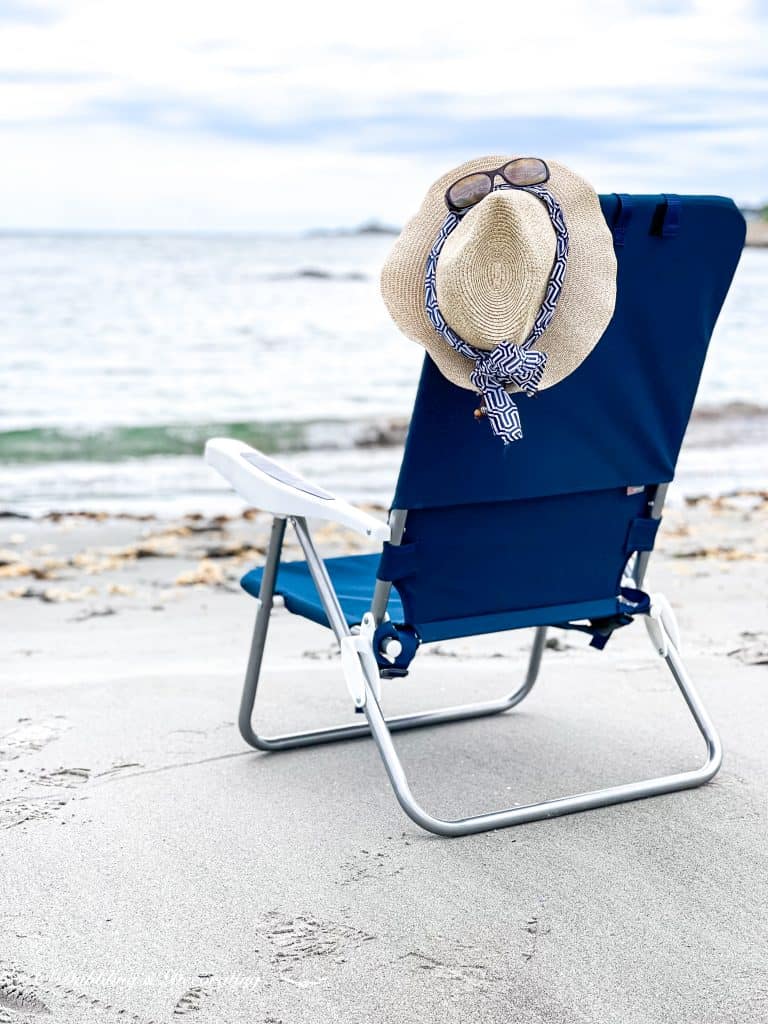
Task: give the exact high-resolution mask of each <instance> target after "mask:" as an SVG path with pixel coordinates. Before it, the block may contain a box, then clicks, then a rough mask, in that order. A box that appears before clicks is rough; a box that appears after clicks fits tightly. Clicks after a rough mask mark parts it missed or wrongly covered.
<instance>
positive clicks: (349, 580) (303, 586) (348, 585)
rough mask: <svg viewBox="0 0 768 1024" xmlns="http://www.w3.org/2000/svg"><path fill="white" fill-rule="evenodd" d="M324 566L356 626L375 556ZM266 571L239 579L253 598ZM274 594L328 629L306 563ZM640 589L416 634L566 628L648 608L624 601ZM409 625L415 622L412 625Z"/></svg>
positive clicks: (285, 565)
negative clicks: (595, 619)
mask: <svg viewBox="0 0 768 1024" xmlns="http://www.w3.org/2000/svg"><path fill="white" fill-rule="evenodd" d="M324 561H325V567H326V569H327V570H328V575H329V576H330V577H331V583H332V584H333V586H334V589H335V591H336V596H337V597H338V599H339V603H340V604H341V610H342V611H343V613H344V618H345V619H346V620H347V625H348V626H356V625H358V624H359V623H360V622H361V621H362V618H363V615H365V613H366V612H367V611H368V610H369V609H370V607H371V598H372V597H373V588H374V587H375V585H376V570H377V569H378V567H379V563H380V556H379V555H346V556H344V557H342V558H326V559H325V560H324ZM263 572H264V570H263V569H262V568H261V567H259V568H256V569H251V571H250V572H248V573H246V574H245V576H243V578H242V579H241V580H240V586H241V587H242V588H243V590H245V591H246V592H247V593H248V594H250V595H251V596H252V597H258V596H259V587H260V586H261V577H262V575H263ZM275 593H276V594H280V595H281V596H282V598H283V600H284V601H285V607H286V608H287V609H288V611H290V612H293V614H294V615H301V616H302V618H305V619H310V620H311V621H312V622H317V623H318V625H320V626H326V627H327V628H329V629H330V623H329V622H328V619H327V617H326V614H325V611H324V610H323V606H322V603H321V601H320V597H319V596H318V593H317V590H316V589H315V584H314V583H313V581H312V577H311V576H310V573H309V568H308V567H307V563H306V562H281V563H280V567H279V570H278V574H277V583H276V586H275ZM640 594H642V592H641V591H626V590H623V591H622V594H621V595H619V596H617V597H610V598H602V599H598V600H592V601H580V602H578V603H575V604H562V605H555V606H549V607H546V608H526V609H518V610H512V611H506V612H496V613H493V614H489V615H483V616H479V617H478V616H472V617H469V618H466V619H444V620H440V621H438V622H428V623H418V624H416V625H417V629H418V633H419V636H420V637H421V639H422V640H423V641H424V642H426V643H431V642H434V641H437V640H450V639H456V638H458V637H466V636H475V635H477V634H479V633H496V632H501V631H503V630H508V629H523V628H526V627H529V626H555V625H556V626H565V625H566V624H568V623H572V622H578V621H583V620H586V619H593V618H598V617H601V616H611V615H616V614H619V613H623V614H627V613H628V614H630V615H635V614H638V613H643V612H645V611H646V610H647V607H648V604H647V602H648V598H647V595H645V594H642V596H641V599H640V603H639V604H637V605H636V606H633V605H631V604H628V603H627V600H628V598H629V597H630V596H631V597H632V598H636V597H637V595H640ZM387 611H388V612H389V617H390V619H391V620H392V621H393V622H396V623H399V624H400V623H403V622H406V621H407V619H406V616H405V613H404V611H403V605H402V601H401V600H400V596H399V595H398V593H397V591H396V590H395V588H394V587H393V588H392V592H391V594H390V598H389V605H388V606H387ZM411 625H414V624H413V623H411Z"/></svg>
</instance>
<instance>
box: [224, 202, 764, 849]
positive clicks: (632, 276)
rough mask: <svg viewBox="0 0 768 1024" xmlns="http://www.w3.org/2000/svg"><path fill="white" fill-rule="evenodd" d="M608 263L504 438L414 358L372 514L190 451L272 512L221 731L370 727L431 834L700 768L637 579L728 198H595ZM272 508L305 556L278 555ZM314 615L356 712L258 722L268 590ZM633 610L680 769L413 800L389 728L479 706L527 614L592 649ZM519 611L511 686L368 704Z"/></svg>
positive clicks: (320, 735)
mask: <svg viewBox="0 0 768 1024" xmlns="http://www.w3.org/2000/svg"><path fill="white" fill-rule="evenodd" d="M601 205H602V209H603V214H604V216H605V218H606V221H607V223H608V224H609V226H610V227H611V230H612V232H613V236H614V242H615V247H616V256H617V260H618V281H617V302H616V309H615V314H614V317H613V320H612V321H611V323H610V325H609V327H608V329H607V331H606V333H605V334H604V336H603V337H602V339H601V340H600V342H599V343H598V344H597V346H596V348H595V349H594V351H593V352H592V353H591V355H590V356H589V357H588V358H587V359H586V360H585V361H584V362H583V363H582V365H581V366H580V367H579V368H578V369H577V370H576V371H575V372H574V373H573V374H571V375H570V376H569V377H568V378H567V379H566V380H564V381H562V382H561V383H560V384H558V385H557V386H555V387H553V388H550V389H548V390H546V391H543V392H541V393H540V394H539V395H537V396H536V398H535V399H533V400H530V401H525V410H524V411H525V437H524V439H523V440H522V441H520V442H517V443H515V444H512V445H509V446H504V445H502V444H501V443H500V442H499V439H498V438H496V437H494V436H493V435H492V433H491V431H490V429H489V428H488V424H487V423H485V422H483V421H481V422H480V423H477V422H476V421H475V420H474V419H473V415H472V412H473V409H474V407H475V405H476V396H474V395H473V394H471V393H470V392H469V391H465V390H463V389H461V388H457V387H455V386H454V385H452V384H451V383H449V382H448V381H447V380H446V379H444V378H443V377H442V376H441V375H440V373H439V372H438V371H437V370H436V369H435V367H434V364H433V363H432V362H431V361H430V359H429V357H426V358H425V361H424V368H423V371H422V376H421V381H420V384H419V388H418V393H417V396H416V402H415V406H414V410H413V417H412V420H411V424H410V429H409V432H408V438H407V441H406V445H405V452H404V455H403V461H402V467H401V470H400V476H399V480H398V483H397V489H396V492H395V496H394V499H393V502H392V511H391V513H390V516H389V522H388V524H384V523H382V522H381V521H379V520H377V519H375V518H373V517H372V516H369V515H368V514H367V513H365V512H362V511H360V510H358V509H356V508H354V507H353V506H351V505H349V504H347V503H346V502H343V501H340V500H339V499H336V498H334V497H333V496H332V495H331V494H329V493H328V492H326V491H324V490H323V489H322V488H318V487H315V486H314V485H312V484H310V483H308V482H307V481H305V480H302V479H299V478H296V477H294V476H292V475H291V474H289V473H287V472H286V471H285V470H284V469H282V468H281V467H280V466H279V465H277V464H276V463H274V462H272V461H271V460H269V459H266V458H265V457H264V456H263V455H261V454H260V453H259V452H256V451H255V450H254V449H252V448H249V447H248V445H245V444H242V443H241V442H238V441H232V440H224V439H215V440H212V441H210V442H209V443H208V446H207V448H206V457H207V459H208V461H209V463H210V464H211V465H213V466H214V467H216V468H217V469H218V470H219V471H220V472H221V473H222V474H223V475H224V476H225V477H226V478H227V479H228V480H229V481H230V482H231V483H232V484H233V486H234V487H235V488H236V489H237V490H238V491H239V492H240V493H241V495H242V496H243V497H244V498H245V499H246V500H247V501H248V502H250V503H251V504H253V505H255V506H257V507H259V508H262V509H265V510H267V511H268V512H270V513H272V515H273V516H274V520H273V526H272V533H271V540H270V544H269V549H268V552H267V556H266V564H265V565H264V566H263V567H261V568H258V569H254V570H253V571H251V572H249V573H248V574H247V575H246V576H245V577H244V578H243V580H242V585H243V587H244V588H245V590H246V591H248V593H249V594H252V595H253V596H254V597H256V598H257V602H258V611H257V615H256V625H255V630H254V636H253V644H252V648H251V655H250V661H249V664H248V669H247V675H246V681H245V688H244V692H243V699H242V706H241V711H240V730H241V732H242V735H243V737H244V738H245V740H246V741H247V742H248V743H250V744H251V745H252V746H254V747H256V748H258V749H259V750H285V749H289V748H293V747H302V746H308V745H310V744H315V743H328V742H332V741H335V740H341V739H345V738H348V737H354V736H362V735H369V734H370V735H372V736H373V738H374V740H375V741H376V744H377V746H378V748H379V751H380V752H381V756H382V758H383V760H384V764H385V766H386V769H387V772H388V774H389V778H390V781H391V783H392V786H393V787H394V790H395V793H396V795H397V799H398V800H399V802H400V804H401V806H402V808H403V810H404V811H405V812H406V814H408V815H410V817H411V818H412V819H413V820H414V821H415V822H416V823H417V824H419V825H421V826H422V827H423V828H425V829H428V830H429V831H431V832H435V833H438V834H442V835H451V836H455V835H463V834H466V833H471V832H480V831H483V830H485V829H492V828H499V827H503V826H507V825H515V824H519V823H522V822H527V821H535V820H538V819H542V818H550V817H554V816H556V815H560V814H567V813H569V812H573V811H581V810H586V809H588V808H592V807H602V806H605V805H607V804H613V803H620V802H623V801H627V800H635V799H638V798H641V797H647V796H653V795H656V794H660V793H669V792H672V791H674V790H680V789H686V788H691V787H694V786H699V785H701V784H702V783H704V782H707V781H708V780H709V779H711V778H712V776H713V775H714V774H715V773H716V772H717V770H718V768H719V766H720V761H721V756H722V754H721V747H720V741H719V739H718V736H717V733H716V732H715V729H714V727H713V725H712V723H711V722H710V720H709V718H708V716H707V713H706V711H705V710H704V708H703V707H702V705H701V702H700V700H699V698H698V696H697V695H696V692H695V690H694V688H693V686H692V683H691V681H690V679H689V677H688V674H687V672H686V669H685V666H684V665H683V662H682V659H681V656H680V651H679V640H678V634H677V627H676V625H675V621H674V616H673V614H672V611H671V609H670V607H669V604H668V603H667V602H666V601H665V600H664V599H663V597H661V596H660V595H655V594H654V595H653V596H649V594H647V593H645V592H644V591H643V589H642V588H643V580H644V576H645V571H646V566H647V563H648V559H649V556H650V552H651V549H652V548H653V544H654V538H655V536H656V532H657V529H658V527H659V523H660V521H661V510H662V504H663V501H664V496H665V492H666V489H667V485H668V483H669V481H671V480H672V478H673V476H674V472H675V464H676V461H677V457H678V453H679V450H680V445H681V442H682V440H683V435H684V433H685V429H686V426H687V423H688V419H689V416H690V413H691V408H692V406H693V401H694V397H695V395H696V389H697V386H698V381H699V376H700V374H701V370H702V366H703V363H704V357H705V354H706V351H707V345H708V343H709V340H710V336H711V333H712V329H713V327H714V325H715V321H716V319H717V316H718V313H719V311H720V307H721V305H722V303H723V300H724V299H725V296H726V293H727V291H728V288H729V285H730V282H731V279H732V277H733V274H734V271H735V268H736V265H737V263H738V260H739V255H740V253H741V250H742V246H743V242H744V221H743V218H742V216H741V214H740V213H739V211H738V210H737V208H736V207H735V206H734V204H733V203H732V202H731V201H730V200H729V199H724V198H719V197H708V196H707V197H700V196H686V197H678V196H667V195H661V196H631V197H630V196H617V195H611V196H603V197H601ZM307 518H318V519H325V520H332V521H335V522H338V523H342V524H344V525H346V526H348V527H350V528H351V529H353V530H357V531H359V532H360V533H362V534H364V535H367V536H369V537H371V538H376V539H380V540H382V541H383V550H382V552H381V554H374V555H353V556H350V557H345V558H330V559H327V560H325V561H323V560H322V559H321V558H320V556H319V555H318V554H317V551H316V549H315V546H314V543H313V540H312V537H311V535H310V531H309V528H308V526H307ZM287 521H290V523H291V524H292V526H293V528H294V529H295V531H296V534H297V535H298V539H299V542H300V544H301V546H302V549H303V551H304V555H305V559H306V560H305V561H303V562H289V563H282V562H281V561H280V553H281V547H282V542H283V536H284V532H285V528H286V522H287ZM275 593H278V594H281V595H282V596H283V598H284V601H285V605H286V607H287V608H288V609H289V610H290V611H291V612H294V613H295V614H297V615H301V616H304V617H305V618H308V619H311V620H312V621H314V622H318V623H321V624H322V625H324V626H328V627H330V628H331V629H332V630H333V632H334V634H335V636H336V638H337V640H338V641H339V644H340V647H341V655H342V668H343V673H344V676H345V679H346V682H347V686H348V688H349V690H350V693H351V695H352V698H353V700H354V703H355V706H356V708H357V709H358V710H359V711H361V712H362V713H364V715H365V718H366V719H367V724H366V722H361V723H359V724H356V725H343V726H339V727H337V728H330V729H322V730H319V731H314V732H305V733H294V734H291V735H286V736H279V737H271V738H266V737H263V736H260V735H258V734H257V733H256V731H255V730H254V727H253V724H252V712H253V706H254V702H255V698H256V689H257V684H258V679H259V673H260V670H261V663H262V654H263V651H264V643H265V639H266V634H267V625H268V622H269V616H270V611H271V608H272V599H273V595H274V594H275ZM638 616H639V617H641V618H642V619H643V620H644V621H645V624H646V626H647V627H648V633H649V636H650V638H651V640H652V643H653V644H654V646H655V648H656V650H657V652H658V653H659V655H661V656H662V658H663V659H664V660H665V661H666V664H667V665H668V666H669V669H670V671H671V673H672V676H673V677H674V679H675V681H676V683H677V685H678V686H679V688H680V690H681V692H682V695H683V697H684V699H685V702H686V704H687V706H688V708H689V710H690V712H691V714H692V716H693V718H694V721H695V722H696V725H697V726H698V729H699V731H700V732H701V734H702V736H703V738H704V740H705V744H706V760H705V762H704V764H703V765H702V766H701V767H699V768H696V769H693V770H690V771H685V772H680V773H678V774H673V775H667V776H664V777H661V778H655V779H651V780H646V781H642V782H634V783H629V784H624V785H617V786H612V787H610V788H607V789H601V790H597V791H594V792H589V793H581V794H578V795H575V796H567V797H561V798H559V799H554V800H548V801H545V802H541V803H534V804H529V805H527V806H515V807H513V808H510V809H507V810H501V811H496V812H493V813H486V814H480V815H477V816H474V817H469V818H463V819H459V820H441V819H438V818H435V817H433V816H432V815H431V814H429V813H428V812H427V811H425V810H424V809H422V807H421V806H419V804H418V803H417V802H416V800H415V799H414V797H413V795H412V793H411V790H410V788H409V785H408V782H407V780H406V777H405V774H404V771H403V768H402V765H401V763H400V760H399V758H398V756H397V753H396V751H395V747H394V745H393V742H392V735H391V734H392V733H393V732H395V731H397V730H402V729H412V728H416V727H420V726H427V725H436V724H439V723H442V722H453V721H457V720H460V719H470V718H477V717H480V716H483V715H494V714H497V713H499V712H502V711H506V710H508V709H509V708H512V707H514V706H515V705H516V704H518V703H519V702H520V701H521V700H522V699H523V698H524V697H525V696H526V695H527V694H528V693H529V692H530V690H531V687H532V686H533V684H534V681H535V679H536V676H537V673H538V670H539V664H540V661H541V657H542V652H543V650H544V647H545V633H546V630H547V627H550V626H558V627H564V628H576V629H582V630H584V631H586V632H587V633H589V634H590V635H591V637H592V644H593V646H595V647H597V648H601V647H603V646H604V645H605V643H606V642H607V640H608V639H609V637H610V636H611V634H612V633H613V632H615V631H616V630H617V629H620V628H621V627H623V626H625V625H628V624H629V623H631V622H632V621H633V620H634V619H635V618H636V617H638ZM523 627H533V628H534V629H535V639H534V641H533V648H532V653H531V656H530V662H529V664H528V670H527V675H526V677H525V680H524V682H523V683H522V685H521V686H520V688H519V689H518V690H516V691H515V692H514V693H513V694H511V695H509V696H505V697H502V698H501V699H498V700H493V701H489V702H487V703H480V704H469V705H465V706H462V707H452V708H445V709H441V710H437V711H431V712H425V713H420V714H411V715H404V716H399V717H391V718H385V717H384V715H383V713H382V711H381V705H380V690H381V680H382V679H388V678H394V677H398V676H402V675H405V674H406V673H407V672H408V671H409V668H410V666H411V662H412V660H413V658H414V656H415V655H416V653H417V650H418V647H419V645H420V644H422V643H431V642H434V641H441V640H447V639H450V638H455V637H467V636H474V635H477V634H484V633H491V632H495V631H499V630H510V629H521V628H523Z"/></svg>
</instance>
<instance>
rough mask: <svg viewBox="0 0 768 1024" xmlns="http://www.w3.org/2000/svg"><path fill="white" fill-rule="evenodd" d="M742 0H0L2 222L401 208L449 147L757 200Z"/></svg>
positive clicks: (760, 188) (644, 184) (325, 214)
mask: <svg viewBox="0 0 768 1024" xmlns="http://www.w3.org/2000/svg"><path fill="white" fill-rule="evenodd" d="M767 40H768V4H767V3H765V0H753V2H747V0H690V2H684V0H680V2H678V0H647V2H641V0H631V2H626V3H622V2H621V0H548V2H547V3H546V4H537V3H531V2H530V0H526V2H525V3H521V2H518V0H507V2H502V3H485V4H480V3H476V2H475V3H471V2H468V0H463V2H461V3H459V2H456V0H442V2H440V3H436V2H434V0H426V2H425V0H407V2H402V0H387V2H384V3H373V2H366V0H358V2H357V3H354V4H353V3H346V2H334V0H327V2H325V3H319V2H317V0H313V2H305V0H291V2H287V0H245V2H240V0H215V2H212V0H207V2H198V0H151V2H150V0H62V2H56V0H50V2H49V0H7V2H6V0H0V152H2V162H1V163H0V182H2V218H1V220H0V226H3V227H6V228H16V227H19V228H49V227H50V228H75V229H77V228H81V229H97V230H109V229H123V230H134V229H151V230H164V229H171V230H192V231H196V230H204V231H216V230H226V231H230V230H238V231H239V230H242V231H259V230H265V231H275V230H295V229H301V228H305V227H310V226H330V225H342V224H343V225H352V224H357V223H360V222H361V221H365V220H368V219H372V218H374V219H378V220H381V221H385V222H387V223H392V224H400V223H402V222H403V220H404V219H405V218H406V217H407V216H408V215H410V213H412V212H413V210H414V208H415V207H416V206H417V205H418V202H419V200H420V198H421V195H422V194H423V192H424V190H425V188H426V187H427V186H428V184H429V183H430V181H431V180H433V179H434V178H435V177H437V176H438V175H439V174H441V173H443V171H445V170H446V169H448V168H450V167H451V166H453V165H455V164H457V163H459V162H461V161H462V160H464V159H467V158H469V157H471V156H476V155H481V154H483V153H491V152H509V153H525V154H535V155H541V156H544V157H547V156H550V157H556V158H558V159H560V160H562V161H564V162H566V163H570V164H571V165H572V166H573V167H575V168H576V169H577V170H579V171H581V172H582V173H583V174H584V175H585V176H586V177H588V178H589V179H590V180H591V181H592V182H593V184H594V185H595V187H596V188H597V189H598V191H609V192H610V191H622V192H625V191H626V192H631V191H650V192H659V191H668V192H718V193H724V194H728V195H733V196H734V197H736V198H737V199H738V200H739V201H741V202H748V203H754V202H758V201H765V200H768V41H767Z"/></svg>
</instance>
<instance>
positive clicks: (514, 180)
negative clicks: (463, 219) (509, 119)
mask: <svg viewBox="0 0 768 1024" xmlns="http://www.w3.org/2000/svg"><path fill="white" fill-rule="evenodd" d="M497 174H499V175H501V177H502V178H503V179H504V181H506V183H507V184H508V185H512V186H513V188H524V187H525V186H526V185H543V184H544V182H545V181H548V180H549V168H548V167H547V165H546V164H545V163H544V161H543V160H540V159H539V158H538V157H535V156H521V157H518V158H517V159H516V160H510V161H509V163H507V164H504V165H503V166H502V167H496V168H495V169H494V170H492V171H476V172H475V173H474V174H467V175H465V176H464V177H463V178H459V180H458V181H454V183H453V184H452V185H451V187H450V188H449V189H448V191H447V192H446V193H445V205H446V206H447V207H448V209H449V210H453V212H454V213H460V212H461V211H462V210H468V209H469V207H470V206H475V205H476V204H477V203H479V202H480V200H481V199H485V197H486V196H487V195H490V194H491V192H493V183H494V181H495V180H496V175H497Z"/></svg>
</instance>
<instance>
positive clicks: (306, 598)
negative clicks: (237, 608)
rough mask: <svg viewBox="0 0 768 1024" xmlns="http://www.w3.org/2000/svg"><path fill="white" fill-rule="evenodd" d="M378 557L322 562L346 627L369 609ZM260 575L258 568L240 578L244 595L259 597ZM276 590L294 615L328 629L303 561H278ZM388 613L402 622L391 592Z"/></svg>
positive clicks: (350, 556) (398, 605) (397, 603)
mask: <svg viewBox="0 0 768 1024" xmlns="http://www.w3.org/2000/svg"><path fill="white" fill-rule="evenodd" d="M379 557H380V556H379V555H348V556H346V557H344V558H326V559H325V567H326V569H327V570H328V575H329V576H330V577H331V582H332V583H333V587H334V590H335V591H336V594H337V596H338V598H339V603H340V604H341V609H342V611H343V612H344V617H345V618H346V620H347V625H348V626H356V625H357V624H358V623H359V622H360V620H361V619H362V617H363V615H365V613H366V612H367V611H368V609H369V608H370V607H371V595H372V594H373V588H374V586H375V584H376V570H377V568H378V566H379ZM262 575H263V570H262V569H261V568H258V569H252V570H251V571H250V572H249V573H246V574H245V576H243V578H242V580H241V581H240V584H241V586H242V587H243V589H244V590H245V591H247V593H249V594H251V595H252V596H253V597H258V596H259V587H260V586H261V577H262ZM275 591H276V593H278V594H282V595H283V599H284V601H285V607H286V608H287V609H288V610H289V611H291V612H293V613H294V614H295V615H301V616H303V617H304V618H305V619H311V620H312V622H317V623H319V625H321V626H329V623H328V619H327V617H326V614H325V612H324V611H323V606H322V604H321V603H320V598H319V597H318V595H317V590H316V589H315V585H314V583H313V582H312V578H311V576H310V575H309V569H308V568H307V563H306V562H281V563H280V569H279V570H278V574H277V586H276V588H275ZM389 614H390V618H391V619H392V620H393V621H394V622H402V621H403V606H402V603H401V601H400V598H399V597H398V596H397V593H396V592H394V591H393V593H392V595H391V597H390V600H389ZM329 628H330V626H329Z"/></svg>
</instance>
